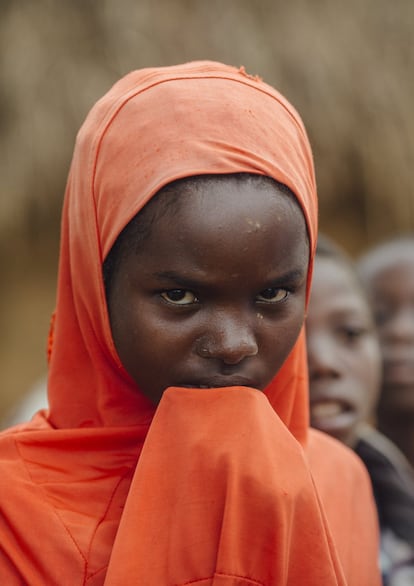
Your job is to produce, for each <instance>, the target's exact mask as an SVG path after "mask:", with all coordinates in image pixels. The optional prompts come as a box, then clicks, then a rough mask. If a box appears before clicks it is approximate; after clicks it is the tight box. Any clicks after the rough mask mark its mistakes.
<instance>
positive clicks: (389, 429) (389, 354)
mask: <svg viewBox="0 0 414 586" xmlns="http://www.w3.org/2000/svg"><path fill="white" fill-rule="evenodd" d="M357 266H358V272H359V274H360V277H361V279H362V282H363V283H364V286H365V287H366V289H367V292H368V295H369V297H370V300H371V304H372V307H373V309H374V317H375V321H376V324H377V329H378V333H379V337H380V342H381V349H382V356H383V382H382V389H381V394H380V398H379V402H378V406H377V420H378V428H379V429H380V430H381V431H382V432H383V433H384V434H385V435H387V436H388V437H389V438H390V439H391V440H392V441H393V442H394V443H395V444H396V445H397V446H398V447H399V448H400V450H401V451H402V452H403V453H404V454H405V456H406V457H407V458H408V460H409V461H410V462H411V465H413V466H414V235H407V236H401V237H396V238H393V239H391V240H388V241H386V242H383V243H382V244H379V245H377V246H375V247H374V248H372V249H371V250H369V251H367V252H366V253H364V254H363V255H362V256H361V257H360V258H359V259H358V265H357Z"/></svg>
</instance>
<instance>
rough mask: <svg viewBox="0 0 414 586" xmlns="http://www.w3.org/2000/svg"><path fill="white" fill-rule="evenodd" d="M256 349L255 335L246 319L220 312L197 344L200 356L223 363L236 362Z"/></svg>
mask: <svg viewBox="0 0 414 586" xmlns="http://www.w3.org/2000/svg"><path fill="white" fill-rule="evenodd" d="M258 351H259V347H258V343H257V339H256V335H255V333H254V331H253V330H252V328H251V326H250V325H249V324H248V322H247V320H243V318H242V317H230V316H223V315H221V314H220V316H218V317H217V320H215V322H210V324H209V328H208V331H207V332H206V333H205V334H204V335H203V336H202V337H201V338H200V339H199V340H198V345H197V352H198V354H199V355H200V356H202V357H203V358H216V359H218V360H221V361H222V362H224V363H225V364H238V363H239V362H241V361H242V360H244V359H245V358H247V357H249V356H255V355H256V354H257V353H258Z"/></svg>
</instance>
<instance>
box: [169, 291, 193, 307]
mask: <svg viewBox="0 0 414 586" xmlns="http://www.w3.org/2000/svg"><path fill="white" fill-rule="evenodd" d="M161 297H162V298H163V299H164V300H165V301H167V302H168V303H172V304H173V305H191V304H192V303H197V301H198V299H197V297H196V296H195V295H194V293H192V292H191V291H187V290H186V289H169V290H168V291H163V292H162V293H161Z"/></svg>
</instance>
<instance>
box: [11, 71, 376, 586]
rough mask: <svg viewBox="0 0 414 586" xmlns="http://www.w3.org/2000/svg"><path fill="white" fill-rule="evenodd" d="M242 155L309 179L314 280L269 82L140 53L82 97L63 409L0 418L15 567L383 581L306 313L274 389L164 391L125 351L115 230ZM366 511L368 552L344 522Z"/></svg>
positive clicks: (55, 351)
mask: <svg viewBox="0 0 414 586" xmlns="http://www.w3.org/2000/svg"><path fill="white" fill-rule="evenodd" d="M237 172H249V173H259V174H265V175H269V176H270V177H273V178H274V179H276V180H277V181H279V182H281V183H284V184H286V185H287V186H288V187H289V188H290V189H291V190H292V191H293V193H294V194H295V195H296V196H297V198H298V201H299V204H300V205H301V207H302V210H303V213H304V216H305V219H306V223H307V226H308V232H309V238H310V242H311V250H312V252H311V262H310V269H309V277H308V287H309V283H310V276H311V267H312V260H313V253H314V247H315V241H316V232H317V201H316V188H315V178H314V171H313V163H312V155H311V150H310V147H309V144H308V139H307V136H306V132H305V129H304V127H303V124H302V122H301V120H300V118H299V116H298V114H297V113H296V111H295V110H294V109H293V108H292V106H291V105H290V104H289V103H288V102H287V101H286V100H285V99H284V98H283V97H282V96H281V95H280V94H279V93H278V92H276V91H275V90H274V89H273V88H271V87H270V86H268V85H266V84H265V83H263V82H262V81H261V80H260V79H257V78H254V77H251V76H249V75H247V74H246V73H245V71H244V70H243V69H239V70H237V69H235V68H232V67H228V66H225V65H222V64H220V63H213V62H195V63H188V64H185V65H180V66H176V67H166V68H154V69H144V70H140V71H135V72H133V73H131V74H129V75H127V76H126V77H124V78H123V79H121V80H120V81H119V82H118V83H117V84H115V85H114V87H113V88H112V89H111V90H110V91H109V92H108V93H107V94H106V95H105V96H104V97H103V98H102V99H101V100H100V101H99V102H97V104H96V105H95V106H94V108H93V109H92V110H91V112H90V114H89V115H88V117H87V119H86V121H85V123H84V125H83V127H82V128H81V130H80V132H79V134H78V137H77V143H76V148H75V151H74V156H73V161H72V165H71V169H70V174H69V179H68V184H67V190H66V195H65V203H64V209H63V217H62V239H61V251H60V265H59V282H58V296H57V307H56V317H55V321H54V326H53V331H52V338H51V340H52V344H51V356H50V368H49V381H48V392H49V403H50V409H49V411H47V412H40V413H39V414H37V415H36V416H35V417H34V419H33V420H32V421H31V422H30V423H28V424H25V425H22V426H18V427H16V428H13V429H12V430H9V431H6V432H5V433H3V434H2V435H1V436H0V458H1V464H2V469H3V470H4V474H3V479H2V481H1V484H0V503H1V507H2V513H3V514H2V515H1V519H0V545H1V547H2V550H3V551H2V557H0V577H1V578H4V579H5V580H6V581H5V582H4V583H7V584H9V585H12V586H13V585H14V584H16V585H17V584H26V583H27V584H30V585H37V584H39V585H40V584H41V585H42V586H44V585H47V584H59V585H64V584H67V585H70V586H74V585H77V584H88V585H94V586H95V585H101V584H105V585H106V586H118V585H121V584H122V585H123V584H137V585H138V584H139V585H142V586H181V585H182V586H184V584H185V585H187V586H188V585H190V584H197V585H198V586H207V585H214V586H247V585H250V586H251V585H261V586H276V585H277V586H283V585H285V584H289V585H297V586H299V585H303V584H306V585H307V586H323V585H344V584H346V583H347V579H348V577H349V576H352V577H353V578H352V579H354V578H355V580H356V581H353V582H352V584H353V585H357V584H361V585H362V584H364V586H367V585H368V584H369V585H370V586H374V585H377V584H379V582H378V574H377V570H376V546H377V542H376V539H377V536H376V526H375V518H374V516H373V508H372V502H371V500H370V499H371V496H370V492H369V488H368V485H367V481H366V477H365V476H364V473H363V472H362V471H361V468H360V466H359V464H358V463H357V462H356V460H354V459H352V458H353V456H350V455H349V454H348V452H347V451H346V450H345V448H341V447H338V446H337V445H336V444H335V443H329V441H328V442H327V443H326V442H325V440H324V439H322V440H320V438H319V436H318V437H317V438H316V439H315V437H314V436H313V435H312V434H309V430H308V395H307V369H306V356H305V342H304V335H303V332H302V333H301V335H300V336H299V339H298V341H297V343H296V345H295V346H294V348H293V350H292V351H291V353H290V355H289V357H288V358H287V360H286V362H285V364H284V365H283V367H282V368H281V369H280V371H279V373H278V374H277V375H276V377H275V378H274V380H273V381H272V383H271V384H270V385H269V386H268V388H267V389H266V391H265V393H261V392H259V391H257V390H255V389H248V388H232V389H212V390H209V391H208V392H202V393H200V392H199V391H198V390H196V389H174V388H170V389H168V390H167V391H166V392H165V394H164V396H163V398H162V400H161V402H160V404H159V406H158V408H157V409H156V410H155V408H154V407H153V406H152V405H151V404H150V403H149V402H148V401H147V399H145V397H144V396H143V395H142V394H141V393H140V392H139V389H138V388H137V386H136V384H135V383H134V382H133V381H132V380H131V378H130V377H129V376H128V375H127V373H126V372H125V370H124V368H123V366H122V364H121V363H120V361H119V358H118V356H117V353H116V351H115V348H114V344H113V341H112V337H111V330H110V324H109V320H108V314H107V310H106V303H105V292H104V287H103V280H102V263H103V260H104V259H105V257H106V255H107V254H108V252H109V250H110V249H111V247H112V245H113V244H114V242H115V240H116V238H117V236H118V235H119V233H120V232H121V230H122V229H123V228H124V226H125V225H126V224H127V223H128V222H129V221H130V220H131V219H132V218H133V217H134V216H135V215H136V214H137V213H138V212H139V210H140V209H141V208H142V207H143V206H144V204H145V203H146V202H147V201H148V200H149V199H150V198H151V197H152V196H153V195H154V194H155V193H157V192H158V191H159V189H160V188H161V187H163V186H164V185H166V184H167V183H170V182H171V181H173V180H175V179H179V178H182V177H187V176H193V175H200V174H212V173H215V174H225V173H237ZM160 366H162V365H160ZM324 458H325V460H326V461H329V469H328V468H326V467H324V465H323V463H322V462H323V459H324ZM313 461H315V466H314V468H315V473H314V474H312V470H313V466H312V462H313ZM333 463H335V464H334V465H335V466H336V467H337V469H338V471H339V470H343V471H344V474H342V476H341V478H342V477H343V478H345V477H346V480H343V481H342V486H339V487H338V494H339V498H340V499H341V502H340V501H339V499H338V498H336V497H333V496H332V491H331V490H330V488H331V487H330V486H329V482H327V479H328V478H331V476H332V474H331V468H330V466H331V465H332V464H333ZM315 482H316V486H315ZM357 484H358V485H359V490H360V491H361V495H362V496H361V497H360V500H361V506H360V507H359V508H358V507H356V506H355V503H354V500H355V499H354V496H355V495H354V492H353V490H354V489H355V486H356V485H357ZM339 506H340V507H341V510H340V511H338V507H339ZM355 511H357V512H358V515H362V517H360V518H359V519H354V517H356V515H355ZM361 511H362V513H361ZM350 518H352V519H354V520H353V522H352V524H351V525H352V526H350V524H349V522H348V521H349V519H350ZM359 525H361V526H362V525H363V526H365V527H366V530H362V531H360V534H361V535H363V537H362V539H360V542H361V543H360V547H361V548H363V549H364V552H365V553H364V555H365V559H364V560H362V561H361V560H358V563H357V561H356V560H355V556H353V555H351V554H349V550H350V548H349V543H350V542H352V540H354V541H355V539H357V540H358V537H357V538H355V534H348V531H349V530H351V531H353V532H354V531H358V530H359V528H360V527H359ZM356 547H358V541H357V543H356ZM351 550H352V551H353V550H354V548H351ZM351 553H352V552H351ZM359 567H361V568H362V570H361V569H359ZM367 576H369V580H368V581H366V579H367ZM358 580H360V581H358ZM349 583H351V582H349Z"/></svg>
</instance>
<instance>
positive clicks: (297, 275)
mask: <svg viewBox="0 0 414 586" xmlns="http://www.w3.org/2000/svg"><path fill="white" fill-rule="evenodd" d="M306 275H307V270H305V269H292V270H291V271H287V272H286V273H283V274H282V275H277V276H276V277H274V278H269V280H268V283H269V286H274V287H277V286H278V285H279V284H280V285H283V284H286V283H297V282H298V281H302V280H303V279H304V278H305V277H306ZM153 277H155V278H157V279H162V280H165V281H170V282H171V283H172V284H179V285H180V286H182V287H188V288H195V287H198V286H200V285H202V281H203V280H202V279H200V280H197V279H193V278H191V277H187V276H184V275H182V274H180V273H177V272H176V271H159V272H155V273H153Z"/></svg>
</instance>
